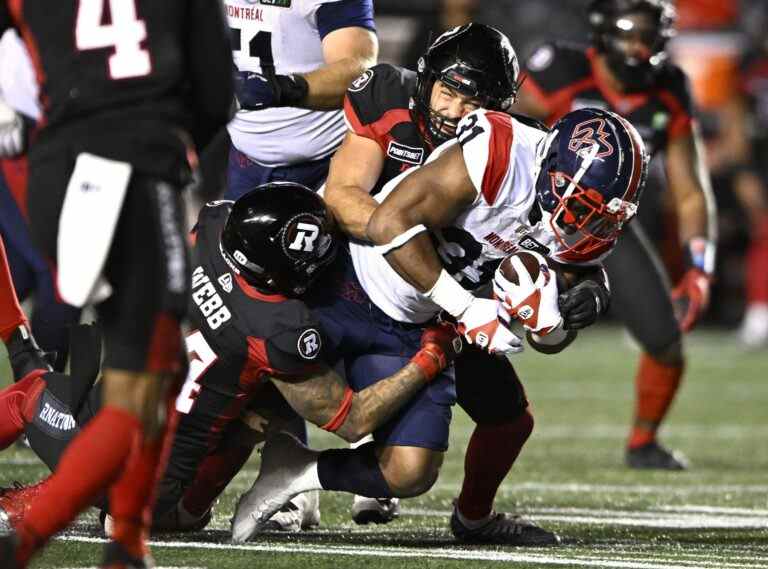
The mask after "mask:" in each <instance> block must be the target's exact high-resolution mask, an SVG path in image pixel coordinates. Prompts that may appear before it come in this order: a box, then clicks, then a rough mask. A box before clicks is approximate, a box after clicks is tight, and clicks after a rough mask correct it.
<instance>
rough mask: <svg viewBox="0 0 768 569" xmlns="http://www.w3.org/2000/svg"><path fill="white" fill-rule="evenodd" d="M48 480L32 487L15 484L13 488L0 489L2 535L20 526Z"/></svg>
mask: <svg viewBox="0 0 768 569" xmlns="http://www.w3.org/2000/svg"><path fill="white" fill-rule="evenodd" d="M46 480H47V479H45V480H41V481H40V482H38V483H37V484H32V485H30V486H24V485H23V484H21V483H19V482H14V483H13V487H11V488H0V533H5V532H7V531H11V530H13V528H15V527H17V526H18V525H19V523H20V522H21V521H22V520H23V519H24V516H25V515H26V514H27V511H28V510H29V506H30V505H31V503H32V500H34V498H35V497H36V496H37V495H38V494H39V493H40V491H41V490H42V489H43V487H44V485H45V482H46Z"/></svg>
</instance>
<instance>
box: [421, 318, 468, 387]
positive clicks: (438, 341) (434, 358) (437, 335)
mask: <svg viewBox="0 0 768 569" xmlns="http://www.w3.org/2000/svg"><path fill="white" fill-rule="evenodd" d="M461 347H462V342H461V337H460V336H459V333H458V332H457V330H456V327H455V326H454V325H453V324H449V323H447V322H442V323H440V324H434V325H432V326H427V327H426V328H425V329H424V332H423V333H422V334H421V349H420V350H419V351H418V352H416V355H415V356H413V357H412V358H411V363H414V364H416V365H417V366H419V368H421V371H422V372H424V376H425V377H426V378H427V381H432V380H433V379H434V378H435V377H437V375H438V374H439V373H440V372H441V371H443V370H444V369H445V368H446V367H448V366H449V365H450V364H451V362H453V360H455V359H456V358H457V357H458V355H459V354H460V353H461Z"/></svg>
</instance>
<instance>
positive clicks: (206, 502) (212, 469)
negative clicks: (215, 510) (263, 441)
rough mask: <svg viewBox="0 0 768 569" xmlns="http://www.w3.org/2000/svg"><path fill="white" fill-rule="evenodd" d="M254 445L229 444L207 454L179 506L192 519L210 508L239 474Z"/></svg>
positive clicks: (200, 515)
mask: <svg viewBox="0 0 768 569" xmlns="http://www.w3.org/2000/svg"><path fill="white" fill-rule="evenodd" d="M254 446H255V444H254V445H248V444H245V445H244V444H231V445H228V446H227V445H222V448H219V449H217V450H216V452H214V453H212V454H209V455H208V456H207V457H206V458H205V460H204V461H203V463H202V464H201V465H200V468H198V470H197V476H196V477H195V480H194V482H192V485H191V486H190V487H189V488H187V489H186V491H185V492H184V497H183V498H182V506H183V507H184V509H185V510H186V511H187V512H189V513H190V514H192V516H194V517H196V518H200V517H202V516H203V515H204V514H205V513H206V512H207V511H208V510H209V509H211V507H212V506H213V504H214V502H215V501H216V498H218V497H219V495H220V494H221V493H222V492H223V491H224V488H226V487H227V484H229V483H230V481H231V480H232V479H233V478H234V477H235V475H236V474H237V473H238V472H240V469H241V468H242V467H243V465H244V464H245V463H246V462H247V461H248V458H249V457H250V456H251V452H252V451H253V448H254Z"/></svg>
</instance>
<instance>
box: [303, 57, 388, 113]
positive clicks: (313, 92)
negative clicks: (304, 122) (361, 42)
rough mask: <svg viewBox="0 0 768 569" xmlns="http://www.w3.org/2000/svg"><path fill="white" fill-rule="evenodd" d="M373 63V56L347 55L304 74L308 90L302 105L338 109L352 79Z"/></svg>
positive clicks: (317, 108) (320, 109)
mask: <svg viewBox="0 0 768 569" xmlns="http://www.w3.org/2000/svg"><path fill="white" fill-rule="evenodd" d="M375 63H376V60H375V58H364V57H348V58H345V59H342V60H340V61H336V62H334V63H330V64H328V65H324V66H323V67H320V68H319V69H316V70H315V71H310V72H309V73H306V74H304V75H303V76H304V78H305V79H306V80H307V83H308V85H309V92H308V93H307V97H306V100H305V102H304V104H303V105H302V106H303V107H306V108H308V109H314V110H318V111H329V110H333V109H340V108H341V107H342V105H343V103H344V93H346V91H347V87H349V84H350V83H351V82H352V80H353V79H355V78H356V77H358V76H359V75H360V74H361V73H362V72H363V71H365V69H366V68H368V67H369V66H371V65H373V64H375Z"/></svg>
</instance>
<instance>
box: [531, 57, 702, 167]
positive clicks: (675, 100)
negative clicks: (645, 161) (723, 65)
mask: <svg viewBox="0 0 768 569" xmlns="http://www.w3.org/2000/svg"><path fill="white" fill-rule="evenodd" d="M596 57H597V52H596V51H595V49H594V48H584V47H581V46H576V45H570V44H562V43H547V44H544V45H541V46H539V48H538V49H536V50H535V51H534V52H533V54H532V55H531V56H530V57H529V58H528V60H527V61H526V64H525V72H526V78H525V81H524V82H523V85H522V89H525V90H527V91H528V93H530V94H531V95H533V96H534V97H535V98H536V100H538V101H539V103H540V104H541V105H542V106H544V107H545V108H546V109H547V110H548V112H549V115H548V116H547V118H546V122H547V124H549V125H550V126H552V124H554V123H555V122H556V121H557V119H559V118H560V117H562V116H563V115H564V114H566V113H568V112H570V111H572V110H575V109H579V108H583V107H597V108H603V109H608V110H611V111H614V112H615V113H617V114H619V115H621V116H623V117H625V118H626V119H628V120H629V121H630V122H631V123H632V125H633V126H634V127H635V128H636V129H637V130H638V132H639V133H640V136H642V138H643V141H644V142H645V145H646V149H647V150H648V152H649V154H651V155H654V154H655V153H656V152H657V151H659V150H660V151H663V150H664V149H665V148H666V146H667V144H668V143H669V142H670V141H671V140H673V139H674V138H676V137H678V136H684V135H688V134H690V132H691V120H692V116H693V112H694V109H693V102H692V99H691V95H690V90H689V87H688V82H687V78H686V76H685V74H684V73H683V71H682V70H681V69H680V68H679V67H677V66H675V65H673V64H668V65H666V66H665V68H664V69H663V70H662V71H661V73H660V75H659V76H658V78H657V80H656V84H655V85H654V86H653V87H652V88H650V89H648V90H647V91H643V92H636V93H620V92H618V91H615V90H613V89H612V88H611V87H610V86H609V85H608V84H607V83H606V82H605V81H603V80H602V79H601V75H600V73H599V72H596Z"/></svg>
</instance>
